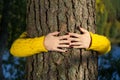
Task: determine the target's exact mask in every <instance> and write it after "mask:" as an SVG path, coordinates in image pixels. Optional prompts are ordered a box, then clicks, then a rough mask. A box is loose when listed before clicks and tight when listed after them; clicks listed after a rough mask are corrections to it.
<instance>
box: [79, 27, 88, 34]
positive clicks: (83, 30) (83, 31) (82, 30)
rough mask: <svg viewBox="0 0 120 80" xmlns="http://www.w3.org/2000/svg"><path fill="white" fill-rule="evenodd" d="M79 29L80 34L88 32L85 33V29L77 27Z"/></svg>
mask: <svg viewBox="0 0 120 80" xmlns="http://www.w3.org/2000/svg"><path fill="white" fill-rule="evenodd" d="M79 29H80V31H81V32H82V33H86V32H88V31H87V30H86V29H84V28H81V27H79Z"/></svg>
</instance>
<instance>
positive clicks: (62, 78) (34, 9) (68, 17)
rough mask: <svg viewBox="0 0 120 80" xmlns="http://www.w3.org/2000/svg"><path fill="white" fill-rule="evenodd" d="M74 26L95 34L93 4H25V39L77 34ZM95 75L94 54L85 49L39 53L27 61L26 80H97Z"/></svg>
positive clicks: (87, 0)
mask: <svg viewBox="0 0 120 80" xmlns="http://www.w3.org/2000/svg"><path fill="white" fill-rule="evenodd" d="M77 26H82V27H84V28H86V29H88V30H89V31H92V32H95V0H28V1H27V32H28V36H30V37H35V36H42V35H46V34H48V33H50V32H54V31H58V30H59V31H60V32H61V35H63V34H65V33H66V32H75V33H80V32H79V30H78V29H77ZM97 75H98V73H97V54H96V53H95V52H91V51H85V50H84V49H69V52H68V53H67V54H65V53H58V52H48V53H40V54H37V55H34V56H32V57H29V58H28V61H27V80H97Z"/></svg>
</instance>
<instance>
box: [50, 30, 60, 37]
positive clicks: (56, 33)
mask: <svg viewBox="0 0 120 80" xmlns="http://www.w3.org/2000/svg"><path fill="white" fill-rule="evenodd" d="M59 33H60V32H57V31H56V32H52V33H50V34H51V35H52V36H56V35H58V34H59Z"/></svg>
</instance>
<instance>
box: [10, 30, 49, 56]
mask: <svg viewBox="0 0 120 80" xmlns="http://www.w3.org/2000/svg"><path fill="white" fill-rule="evenodd" d="M26 35H27V33H26V32H24V33H23V34H22V35H20V37H19V38H18V39H17V40H15V41H14V42H13V44H12V46H11V48H10V53H11V54H12V55H14V56H16V57H27V56H31V55H34V54H37V53H40V52H47V50H46V48H45V47H44V38H45V37H44V36H42V37H36V38H25V37H26Z"/></svg>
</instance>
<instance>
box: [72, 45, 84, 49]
mask: <svg viewBox="0 0 120 80" xmlns="http://www.w3.org/2000/svg"><path fill="white" fill-rule="evenodd" d="M72 47H73V48H80V49H81V48H84V46H81V45H80V46H72Z"/></svg>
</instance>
